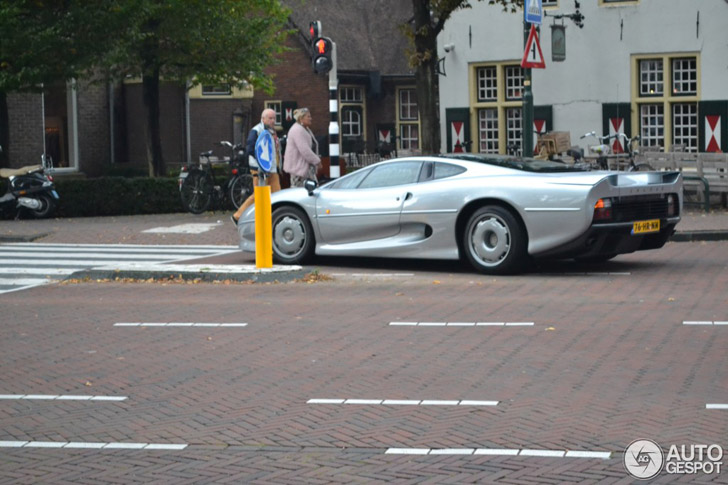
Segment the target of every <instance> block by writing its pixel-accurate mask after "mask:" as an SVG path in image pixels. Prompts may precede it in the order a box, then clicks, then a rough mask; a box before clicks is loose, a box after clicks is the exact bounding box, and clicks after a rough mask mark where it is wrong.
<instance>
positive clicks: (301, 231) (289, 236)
mask: <svg viewBox="0 0 728 485" xmlns="http://www.w3.org/2000/svg"><path fill="white" fill-rule="evenodd" d="M272 227H273V259H274V260H275V261H276V262H278V263H281V264H304V263H306V262H308V261H309V260H310V259H311V257H312V256H313V253H314V247H315V245H316V240H315V237H314V235H313V227H311V222H310V221H309V220H308V216H306V214H305V213H304V212H303V211H302V210H301V209H299V208H297V207H290V206H284V207H279V208H278V209H276V210H274V211H273V215H272Z"/></svg>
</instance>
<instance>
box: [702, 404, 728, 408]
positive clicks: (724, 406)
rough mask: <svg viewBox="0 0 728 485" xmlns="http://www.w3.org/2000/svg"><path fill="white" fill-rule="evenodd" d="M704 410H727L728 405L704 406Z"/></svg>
mask: <svg viewBox="0 0 728 485" xmlns="http://www.w3.org/2000/svg"><path fill="white" fill-rule="evenodd" d="M705 409H728V404H706V405H705Z"/></svg>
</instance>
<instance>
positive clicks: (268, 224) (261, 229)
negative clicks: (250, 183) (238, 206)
mask: <svg viewBox="0 0 728 485" xmlns="http://www.w3.org/2000/svg"><path fill="white" fill-rule="evenodd" d="M254 191H255V192H254V193H255V266H256V267H258V268H272V267H273V228H272V221H271V207H270V185H263V186H261V185H258V186H256V187H255V189H254Z"/></svg>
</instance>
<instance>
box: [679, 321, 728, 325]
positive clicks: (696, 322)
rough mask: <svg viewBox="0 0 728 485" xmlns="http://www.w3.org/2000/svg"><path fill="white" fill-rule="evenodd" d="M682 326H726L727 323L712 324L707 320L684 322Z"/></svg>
mask: <svg viewBox="0 0 728 485" xmlns="http://www.w3.org/2000/svg"><path fill="white" fill-rule="evenodd" d="M683 325H728V322H712V321H707V320H693V321H684V322H683Z"/></svg>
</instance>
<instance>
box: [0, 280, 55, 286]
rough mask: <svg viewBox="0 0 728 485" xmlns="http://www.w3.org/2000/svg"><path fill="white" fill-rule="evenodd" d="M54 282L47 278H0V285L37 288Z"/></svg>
mask: <svg viewBox="0 0 728 485" xmlns="http://www.w3.org/2000/svg"><path fill="white" fill-rule="evenodd" d="M54 281H55V280H52V279H49V278H0V285H18V286H21V285H22V286H39V285H46V284H48V283H53V282H54Z"/></svg>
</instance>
